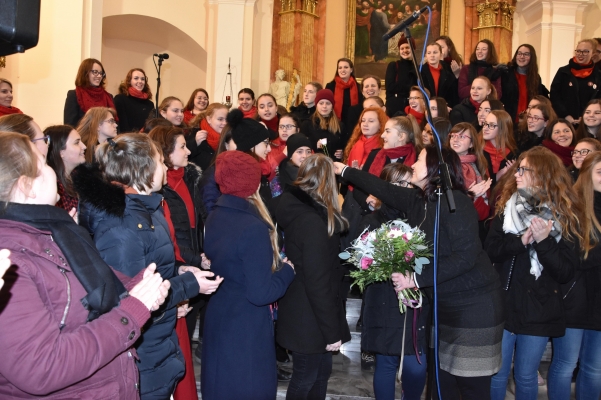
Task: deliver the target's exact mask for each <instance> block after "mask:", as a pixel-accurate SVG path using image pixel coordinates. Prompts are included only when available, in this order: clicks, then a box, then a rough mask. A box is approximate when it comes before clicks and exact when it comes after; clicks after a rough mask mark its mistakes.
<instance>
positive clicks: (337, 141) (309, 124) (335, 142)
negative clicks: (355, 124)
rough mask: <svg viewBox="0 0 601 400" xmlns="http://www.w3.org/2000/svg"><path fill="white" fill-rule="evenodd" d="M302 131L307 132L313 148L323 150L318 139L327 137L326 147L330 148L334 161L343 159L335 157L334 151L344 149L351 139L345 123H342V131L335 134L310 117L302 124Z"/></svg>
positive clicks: (329, 151) (329, 152)
mask: <svg viewBox="0 0 601 400" xmlns="http://www.w3.org/2000/svg"><path fill="white" fill-rule="evenodd" d="M301 132H302V133H304V134H305V136H307V137H308V138H309V140H310V141H311V148H312V149H313V150H317V151H319V152H322V151H321V150H320V148H319V147H318V146H317V141H318V140H320V139H327V140H328V144H327V145H326V148H327V149H328V154H329V155H330V158H331V159H332V160H334V161H341V160H340V159H336V158H334V153H335V152H336V150H343V151H344V148H345V147H346V143H347V142H348V140H349V134H348V133H347V131H346V127H345V126H344V124H343V123H340V132H339V133H337V134H334V133H332V132H330V131H329V130H327V129H321V127H320V126H319V124H315V123H314V122H313V120H312V119H309V120H307V121H305V122H303V124H302V125H301Z"/></svg>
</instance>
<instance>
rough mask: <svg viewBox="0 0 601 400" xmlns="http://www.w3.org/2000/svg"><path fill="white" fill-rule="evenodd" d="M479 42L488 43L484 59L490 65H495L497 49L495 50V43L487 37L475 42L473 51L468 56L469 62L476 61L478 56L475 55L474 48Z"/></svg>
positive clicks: (497, 58) (497, 61) (496, 62)
mask: <svg viewBox="0 0 601 400" xmlns="http://www.w3.org/2000/svg"><path fill="white" fill-rule="evenodd" d="M480 43H485V44H487V45H488V52H487V53H486V60H484V61H485V62H486V63H487V64H490V65H497V64H498V63H499V57H497V50H495V44H494V43H493V42H491V41H490V40H488V39H482V40H479V41H478V43H476V46H474V51H473V52H472V55H471V56H470V63H473V62H476V61H478V58H477V57H476V49H477V48H478V45H479V44H480Z"/></svg>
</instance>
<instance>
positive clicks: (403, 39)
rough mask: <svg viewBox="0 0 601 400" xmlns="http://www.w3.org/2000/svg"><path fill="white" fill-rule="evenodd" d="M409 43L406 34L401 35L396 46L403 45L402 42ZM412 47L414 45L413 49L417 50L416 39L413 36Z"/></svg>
mask: <svg viewBox="0 0 601 400" xmlns="http://www.w3.org/2000/svg"><path fill="white" fill-rule="evenodd" d="M405 43H407V38H406V37H405V35H401V37H400V38H399V43H398V44H397V45H396V47H401V45H402V44H405ZM411 47H413V49H414V50H415V39H413V38H411Z"/></svg>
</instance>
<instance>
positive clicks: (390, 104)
mask: <svg viewBox="0 0 601 400" xmlns="http://www.w3.org/2000/svg"><path fill="white" fill-rule="evenodd" d="M411 44H412V45H413V48H415V40H414V39H413V38H411ZM398 47H399V54H400V56H401V59H400V60H398V61H393V62H391V63H389V64H388V67H386V77H385V80H386V114H388V116H389V117H393V116H394V115H395V114H396V113H397V112H399V111H403V110H405V107H406V106H407V105H408V104H409V103H408V101H409V91H410V89H411V86H415V85H417V75H415V68H414V67H413V61H412V58H413V57H412V55H411V48H410V47H409V43H407V38H406V37H405V35H401V38H400V39H399V43H398Z"/></svg>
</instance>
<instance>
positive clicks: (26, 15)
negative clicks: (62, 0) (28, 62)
mask: <svg viewBox="0 0 601 400" xmlns="http://www.w3.org/2000/svg"><path fill="white" fill-rule="evenodd" d="M40 5H41V0H0V56H7V55H9V54H14V53H23V52H24V51H25V50H27V49H31V48H32V47H35V46H36V45H37V44H38V37H39V32H40Z"/></svg>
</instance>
